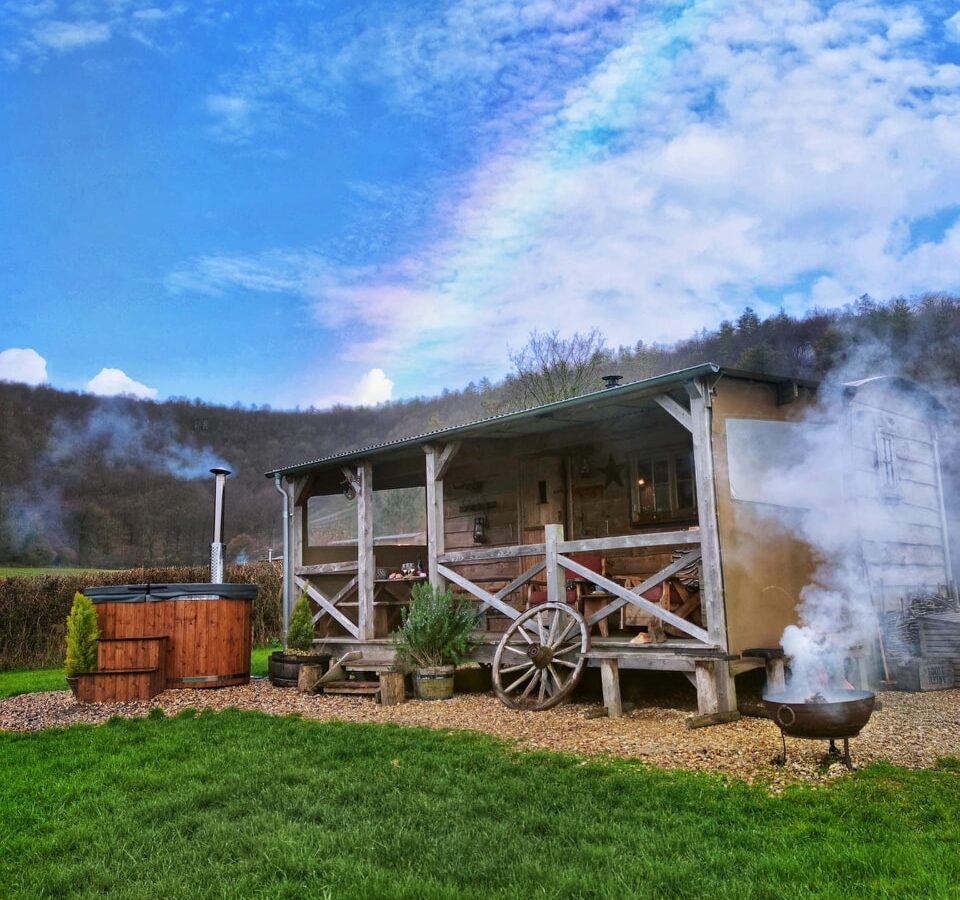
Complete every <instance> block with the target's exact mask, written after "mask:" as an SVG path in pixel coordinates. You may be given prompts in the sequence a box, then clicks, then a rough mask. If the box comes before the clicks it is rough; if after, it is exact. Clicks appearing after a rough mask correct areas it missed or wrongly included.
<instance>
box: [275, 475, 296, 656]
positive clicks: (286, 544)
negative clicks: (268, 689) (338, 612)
mask: <svg viewBox="0 0 960 900" xmlns="http://www.w3.org/2000/svg"><path fill="white" fill-rule="evenodd" d="M281 478H282V476H281V475H280V473H279V472H275V473H274V475H273V485H274V487H275V488H276V489H277V490H278V491H279V492H280V495H281V496H282V497H283V596H282V597H281V598H280V610H281V612H282V614H283V635H282V637H283V648H284V649H286V648H287V631H288V630H289V625H290V602H289V600H290V579H291V577H292V576H291V568H290V527H289V526H290V495H289V494H288V493H287V492H286V491H285V490H284V489H283V484H282V482H281Z"/></svg>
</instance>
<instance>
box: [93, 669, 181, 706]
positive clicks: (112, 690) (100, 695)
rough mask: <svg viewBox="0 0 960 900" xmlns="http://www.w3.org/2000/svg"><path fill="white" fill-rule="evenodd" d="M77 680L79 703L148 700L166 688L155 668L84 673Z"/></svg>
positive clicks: (160, 671)
mask: <svg viewBox="0 0 960 900" xmlns="http://www.w3.org/2000/svg"><path fill="white" fill-rule="evenodd" d="M77 678H78V681H77V700H79V701H80V702H81V703H128V702H129V701H131V700H150V699H151V698H153V697H156V696H157V694H159V693H160V692H161V691H162V690H163V689H164V688H165V687H166V678H165V677H164V674H163V671H162V670H161V668H160V667H159V666H153V667H150V668H129V669H114V670H106V671H101V672H84V673H82V674H80V675H78V676H77Z"/></svg>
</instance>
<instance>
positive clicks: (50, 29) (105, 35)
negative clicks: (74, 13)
mask: <svg viewBox="0 0 960 900" xmlns="http://www.w3.org/2000/svg"><path fill="white" fill-rule="evenodd" d="M33 35H34V38H35V39H36V40H37V42H38V43H39V44H41V45H42V46H44V47H50V48H51V49H53V50H76V49H77V48H78V47H85V46H87V45H88V44H102V43H103V42H104V41H106V40H108V39H109V37H110V26H109V25H108V24H106V23H104V22H90V21H86V22H60V21H56V20H54V21H51V22H45V23H44V24H43V25H41V26H40V27H39V28H37V29H36V31H34V33H33Z"/></svg>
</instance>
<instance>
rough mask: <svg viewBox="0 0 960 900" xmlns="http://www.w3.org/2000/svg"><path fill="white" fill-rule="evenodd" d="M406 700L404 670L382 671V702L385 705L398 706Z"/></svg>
mask: <svg viewBox="0 0 960 900" xmlns="http://www.w3.org/2000/svg"><path fill="white" fill-rule="evenodd" d="M406 700H407V694H406V688H405V686H404V677H403V672H381V673H380V703H381V704H382V705H383V706H396V705H397V704H398V703H405V702H406Z"/></svg>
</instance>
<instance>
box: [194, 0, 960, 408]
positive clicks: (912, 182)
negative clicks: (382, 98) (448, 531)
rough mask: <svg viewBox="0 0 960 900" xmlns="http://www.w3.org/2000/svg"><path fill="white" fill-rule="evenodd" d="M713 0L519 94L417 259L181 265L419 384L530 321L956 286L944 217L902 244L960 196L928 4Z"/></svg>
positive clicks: (670, 313) (955, 130) (677, 315)
mask: <svg viewBox="0 0 960 900" xmlns="http://www.w3.org/2000/svg"><path fill="white" fill-rule="evenodd" d="M461 5H462V4H461ZM471 8H472V9H473V8H474V7H472V6H471ZM504 8H506V7H504ZM498 9H500V7H498ZM710 10H711V7H710V6H709V5H703V4H693V5H691V6H689V7H687V8H686V9H685V11H683V12H682V13H681V14H679V15H677V16H673V17H665V18H664V19H663V20H661V19H659V18H657V17H656V16H651V17H649V18H648V19H646V20H642V21H638V22H636V23H633V25H632V30H631V31H630V32H629V33H628V34H624V35H623V36H622V40H621V44H620V46H618V47H616V48H615V49H613V50H611V51H610V52H607V53H606V54H605V55H603V56H602V58H601V59H600V60H599V62H597V63H596V64H595V65H594V66H593V68H592V69H591V71H590V72H589V74H588V75H586V76H584V77H582V78H581V79H580V80H579V81H578V82H577V83H575V84H572V85H567V86H566V88H565V91H564V92H563V94H562V97H561V102H560V105H559V106H554V105H551V104H543V103H542V102H541V101H542V99H543V97H542V95H541V94H536V96H535V97H533V96H532V95H531V99H528V101H527V105H526V106H525V107H524V109H523V110H521V111H518V112H516V115H515V116H514V117H513V121H515V122H517V123H520V122H525V123H526V124H525V126H524V128H523V129H522V130H518V131H517V133H516V134H515V135H514V137H513V139H512V140H511V141H509V142H508V143H504V144H503V145H501V146H499V148H498V149H497V150H496V151H495V152H490V153H487V154H486V155H485V156H484V157H483V159H482V161H481V163H480V164H479V165H477V166H476V167H475V168H474V169H473V170H472V171H471V172H470V173H469V174H468V175H467V176H466V177H465V178H464V179H463V181H462V182H461V183H460V184H459V185H458V189H457V191H456V192H455V193H453V194H451V195H448V196H446V197H444V198H442V201H441V205H440V208H441V210H443V211H444V215H443V219H442V222H441V226H440V227H439V228H438V229H437V231H436V234H435V237H434V239H433V240H432V241H430V240H428V241H426V242H425V243H424V244H423V245H422V246H421V247H420V249H418V250H417V251H416V252H414V253H412V254H411V255H409V256H407V257H405V258H402V259H398V260H395V261H393V262H392V263H390V264H387V265H381V266H377V267H373V266H369V267H363V266H357V265H338V264H336V263H334V262H333V261H332V260H330V259H328V258H326V257H324V255H323V254H321V253H314V252H310V251H301V250H295V249H279V250H272V251H267V252H264V253H261V254H257V255H254V256H252V257H233V256H227V255H224V256H215V257H209V258H206V259H202V260H197V261H195V262H194V263H193V264H191V266H190V267H188V268H187V269H185V270H184V271H183V272H181V273H179V275H178V276H175V278H179V279H180V283H181V286H183V285H186V284H189V283H190V281H191V280H193V282H194V283H195V287H201V286H206V289H208V290H212V289H216V288H217V287H218V286H219V287H223V286H225V285H242V286H245V287H248V288H252V289H256V290H273V291H281V292H283V291H286V292H290V293H293V294H296V295H297V296H298V297H300V298H301V300H306V301H307V302H309V303H311V304H312V305H313V306H314V308H315V310H316V314H317V319H318V322H320V323H322V324H323V326H324V327H333V328H341V329H344V330H346V329H347V328H349V329H350V335H351V338H355V336H356V335H358V334H361V335H363V338H362V340H360V341H359V342H358V341H356V340H355V339H352V340H351V341H349V342H347V347H348V349H347V350H346V352H345V357H346V360H347V362H352V363H354V364H356V365H357V366H361V367H364V368H372V367H378V366H382V367H384V368H386V369H387V370H389V371H390V372H391V373H392V374H394V376H395V377H396V378H398V380H400V381H401V383H404V384H407V383H409V379H410V378H412V377H418V378H419V379H420V381H421V384H422V383H423V379H424V377H425V376H424V374H423V373H424V372H426V371H427V370H430V371H431V372H432V373H433V375H434V377H435V378H436V383H435V384H434V385H424V388H423V389H433V388H435V387H439V386H441V385H443V384H444V383H446V384H451V383H462V382H464V381H466V380H468V379H470V378H476V377H478V376H481V375H483V374H490V375H492V374H496V373H497V372H498V371H501V372H502V371H503V370H504V368H505V364H506V347H507V345H508V344H512V345H513V346H517V345H519V344H521V343H522V342H523V340H524V339H525V337H526V335H527V333H528V332H529V331H531V330H533V329H534V328H541V329H542V328H544V327H547V328H553V327H557V328H560V329H561V330H563V331H565V332H567V333H569V332H571V331H573V330H576V329H580V330H588V329H590V328H592V327H598V328H600V329H601V331H603V332H605V333H606V334H607V335H608V336H609V337H610V338H611V339H612V340H613V341H616V340H617V338H619V337H620V336H623V338H625V339H630V340H635V339H637V338H643V339H644V340H646V341H648V342H649V341H655V340H661V341H662V340H673V339H676V338H679V337H684V336H687V335H689V334H690V333H691V332H693V331H694V330H696V329H698V328H700V327H703V326H710V325H715V324H716V323H718V322H719V320H720V319H721V318H725V317H732V316H735V315H736V314H737V313H738V312H739V311H740V310H741V309H742V308H743V306H745V305H747V304H750V305H753V306H754V307H755V308H758V309H759V310H761V311H762V312H772V311H774V310H775V309H776V307H777V306H779V304H780V302H781V300H782V302H785V303H787V304H788V305H789V308H790V309H791V311H794V312H797V311H801V310H803V309H805V308H808V307H809V306H811V305H814V304H817V303H829V304H831V305H832V304H836V303H839V302H842V301H844V300H847V299H852V298H854V297H856V296H858V295H859V294H862V293H864V292H869V293H870V294H872V295H874V296H878V297H886V296H892V295H896V294H900V293H904V294H910V293H917V292H921V291H924V290H957V289H960V269H958V268H957V267H956V265H955V259H956V258H957V256H956V253H957V244H958V241H960V229H958V228H953V229H948V230H947V232H946V233H945V234H942V235H937V234H924V233H923V232H922V230H921V231H918V233H917V235H918V236H916V237H914V238H911V237H910V235H911V223H915V222H917V221H920V220H929V219H930V218H931V217H936V216H937V215H938V214H940V213H942V212H943V211H945V210H949V209H951V208H953V207H956V206H958V205H960V67H958V66H956V65H954V64H951V63H949V62H941V61H937V59H936V58H935V56H934V55H933V54H932V53H930V50H929V47H927V46H926V45H923V44H919V43H916V42H915V39H916V37H917V36H920V35H923V34H924V33H925V32H926V31H929V30H930V29H931V28H932V26H933V25H934V24H935V23H934V22H933V20H932V19H931V20H930V21H929V22H928V21H927V20H925V19H924V17H923V13H922V7H919V8H918V7H911V6H909V5H903V4H899V3H888V4H883V3H877V2H872V3H871V2H865V0H851V2H845V3H838V4H835V5H833V6H831V7H829V8H826V9H822V8H821V7H820V6H818V5H815V4H812V3H806V2H802V0H797V2H786V0H784V2H770V0H735V2H732V3H729V4H727V5H725V6H724V7H723V11H722V12H721V13H720V14H719V15H717V16H716V17H714V18H711V17H710V14H709V13H710ZM491 15H492V13H491ZM455 43H456V42H455ZM456 46H457V47H458V48H459V49H457V51H456V52H457V53H458V54H460V53H467V52H468V50H469V48H468V47H465V46H464V44H463V42H462V41H461V42H460V43H457V44H456ZM593 46H594V49H595V50H596V47H597V44H594V45H593ZM474 50H475V51H476V53H477V55H479V53H480V51H479V49H477V48H474ZM387 52H389V51H387ZM444 52H447V48H445V49H444ZM450 52H452V51H450ZM490 52H491V53H494V54H496V53H498V52H499V50H493V51H490ZM498 64H499V63H498ZM425 65H427V66H428V68H429V63H425ZM472 65H474V66H480V65H481V63H480V61H478V60H474V61H473V63H472ZM462 66H466V63H465V62H463V63H462ZM521 69H522V66H519V65H514V68H513V69H510V67H509V66H508V67H507V70H509V71H511V72H513V71H521ZM503 71H506V70H501V76H500V77H502V75H503ZM432 77H439V76H437V75H434V76H432ZM534 112H536V115H534ZM951 260H954V262H951ZM771 297H772V298H773V299H772V300H770V299H769V298H771ZM765 298H766V299H765ZM358 325H359V326H362V327H357V326H358Z"/></svg>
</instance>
